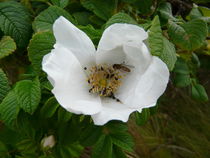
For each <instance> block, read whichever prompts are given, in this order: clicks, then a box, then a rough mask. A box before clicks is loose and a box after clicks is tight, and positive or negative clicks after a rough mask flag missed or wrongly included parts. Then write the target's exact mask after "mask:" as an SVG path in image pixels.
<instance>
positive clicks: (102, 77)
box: [85, 64, 128, 101]
mask: <svg viewBox="0 0 210 158" xmlns="http://www.w3.org/2000/svg"><path fill="white" fill-rule="evenodd" d="M116 65H117V66H116ZM119 65H120V64H114V65H112V66H107V65H106V64H104V65H97V66H93V67H91V68H90V69H89V70H88V71H89V73H88V74H89V75H88V78H87V82H88V84H89V85H90V87H91V88H90V89H89V92H90V93H94V94H98V95H99V96H102V97H110V98H113V99H116V100H117V101H119V99H117V98H115V96H114V93H115V92H116V91H117V89H118V88H119V86H120V85H121V83H122V78H123V76H125V74H123V73H127V72H128V71H127V72H126V71H125V70H124V71H121V69H120V66H119ZM86 69H87V68H85V70H86Z"/></svg>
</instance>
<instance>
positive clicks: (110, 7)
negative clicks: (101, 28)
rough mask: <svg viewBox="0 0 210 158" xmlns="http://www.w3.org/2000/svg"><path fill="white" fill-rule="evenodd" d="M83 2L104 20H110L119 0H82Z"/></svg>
mask: <svg viewBox="0 0 210 158" xmlns="http://www.w3.org/2000/svg"><path fill="white" fill-rule="evenodd" d="M81 4H82V5H83V6H84V7H85V8H86V9H88V10H91V11H93V12H94V13H95V14H96V15H97V16H98V17H100V18H101V19H103V20H105V21H106V20H108V19H109V18H110V17H111V16H112V15H113V14H114V12H115V10H116V8H117V0H106V1H104V0H81Z"/></svg>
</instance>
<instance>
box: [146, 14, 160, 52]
mask: <svg viewBox="0 0 210 158" xmlns="http://www.w3.org/2000/svg"><path fill="white" fill-rule="evenodd" d="M148 41H149V47H150V49H151V54H152V55H156V56H160V55H161V52H162V50H163V35H162V30H161V27H160V20H159V17H158V16H155V18H154V19H153V21H152V26H151V27H150V29H149V38H148Z"/></svg>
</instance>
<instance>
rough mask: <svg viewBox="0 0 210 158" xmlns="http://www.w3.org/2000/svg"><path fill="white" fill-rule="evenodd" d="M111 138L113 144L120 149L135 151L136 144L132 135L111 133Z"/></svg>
mask: <svg viewBox="0 0 210 158" xmlns="http://www.w3.org/2000/svg"><path fill="white" fill-rule="evenodd" d="M110 137H111V140H112V142H113V144H115V145H117V146H118V147H120V148H122V149H125V150H127V151H130V152H132V151H133V147H134V142H133V139H132V137H131V135H130V134H129V133H128V132H127V131H126V132H118V133H111V134H110Z"/></svg>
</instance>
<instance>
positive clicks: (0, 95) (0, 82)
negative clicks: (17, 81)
mask: <svg viewBox="0 0 210 158" xmlns="http://www.w3.org/2000/svg"><path fill="white" fill-rule="evenodd" d="M9 90H10V86H9V82H8V79H7V77H6V75H5V73H4V72H3V70H2V69H0V103H1V102H2V100H3V99H4V97H5V96H6V95H7V93H8V92H9Z"/></svg>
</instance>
